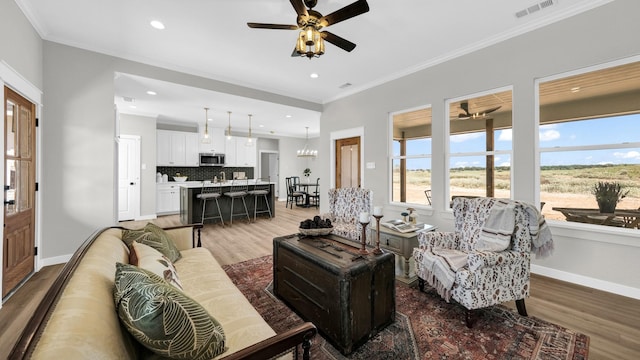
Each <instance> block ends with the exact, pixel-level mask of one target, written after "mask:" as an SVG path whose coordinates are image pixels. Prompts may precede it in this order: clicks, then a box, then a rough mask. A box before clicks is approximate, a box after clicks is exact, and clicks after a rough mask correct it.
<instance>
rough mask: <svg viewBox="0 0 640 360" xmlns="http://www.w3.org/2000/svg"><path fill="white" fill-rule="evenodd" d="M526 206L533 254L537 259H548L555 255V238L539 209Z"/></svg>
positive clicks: (525, 204) (529, 205)
mask: <svg viewBox="0 0 640 360" xmlns="http://www.w3.org/2000/svg"><path fill="white" fill-rule="evenodd" d="M522 205H524V209H525V212H526V214H527V216H528V217H529V233H530V234H531V239H532V240H531V252H532V253H534V254H536V259H540V258H546V257H549V256H551V254H553V238H552V237H551V230H550V229H549V225H547V221H546V220H545V219H544V216H542V214H541V213H540V211H538V209H537V208H536V207H535V206H533V205H531V204H527V203H522Z"/></svg>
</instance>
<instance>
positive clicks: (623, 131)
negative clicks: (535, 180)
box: [394, 114, 640, 169]
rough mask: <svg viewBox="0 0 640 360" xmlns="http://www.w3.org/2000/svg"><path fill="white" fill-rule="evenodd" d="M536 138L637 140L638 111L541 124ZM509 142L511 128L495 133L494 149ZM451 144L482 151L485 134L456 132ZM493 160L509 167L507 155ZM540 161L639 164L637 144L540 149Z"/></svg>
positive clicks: (557, 143) (418, 147)
mask: <svg viewBox="0 0 640 360" xmlns="http://www.w3.org/2000/svg"><path fill="white" fill-rule="evenodd" d="M539 139H540V148H541V149H554V148H557V147H573V146H576V147H578V146H594V145H611V144H628V143H640V114H634V115H625V116H616V117H610V118H602V119H592V120H582V121H572V122H564V123H557V124H550V125H542V126H540V131H539ZM511 142H512V132H511V129H508V130H499V131H497V133H496V141H495V150H497V151H499V150H510V149H511ZM450 146H451V153H452V154H455V153H469V152H480V151H484V149H485V135H484V133H472V134H462V135H455V136H452V137H451V139H450ZM430 147H431V139H421V140H414V141H411V142H409V143H408V144H407V153H408V154H424V153H425V149H430ZM398 149H399V148H398V147H397V143H394V153H396V154H397V153H399V150H398ZM484 161H485V160H484V157H483V156H473V157H466V156H465V157H454V158H452V164H451V167H452V168H455V167H467V166H480V167H484ZM430 163H431V162H430V161H428V160H425V159H414V160H408V162H407V167H408V168H409V169H423V168H428V167H430ZM495 163H496V165H498V166H508V165H509V164H510V156H509V155H508V154H500V155H496V158H495ZM540 163H541V165H543V166H545V165H546V166H551V165H602V164H640V147H632V148H629V147H626V148H617V149H605V150H576V151H553V152H542V153H541V155H540Z"/></svg>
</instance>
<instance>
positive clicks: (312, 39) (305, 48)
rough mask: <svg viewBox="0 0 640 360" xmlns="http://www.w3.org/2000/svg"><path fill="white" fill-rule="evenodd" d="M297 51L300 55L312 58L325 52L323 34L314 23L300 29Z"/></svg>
mask: <svg viewBox="0 0 640 360" xmlns="http://www.w3.org/2000/svg"><path fill="white" fill-rule="evenodd" d="M296 52H297V53H298V55H300V56H306V57H308V58H309V60H311V58H313V57H320V55H322V54H324V39H323V37H322V34H320V32H319V31H318V30H317V29H316V28H315V26H313V25H307V26H306V27H305V28H304V29H302V30H301V31H300V35H298V42H297V43H296Z"/></svg>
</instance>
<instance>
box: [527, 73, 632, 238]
mask: <svg viewBox="0 0 640 360" xmlns="http://www.w3.org/2000/svg"><path fill="white" fill-rule="evenodd" d="M639 97H640V62H635V63H629V64H623V65H617V66H612V67H607V68H605V69H600V70H595V71H589V72H584V73H580V74H576V75H571V76H564V77H559V78H557V79H553V80H548V81H543V82H541V83H540V84H539V103H540V129H539V134H540V145H539V148H540V200H541V201H542V202H544V203H545V206H544V207H543V209H542V213H543V214H544V215H545V217H546V218H547V219H554V220H562V221H571V222H582V223H591V224H599V225H609V226H616V227H626V228H634V229H638V228H640V225H638V221H639V220H638V218H640V211H639V210H640V132H639V131H638V129H639V128H640V102H638V98H639ZM599 182H607V183H616V184H618V185H620V186H621V189H622V193H623V194H626V196H625V197H624V198H622V199H621V201H620V202H618V203H617V207H616V210H615V212H614V213H609V212H606V213H604V212H602V211H600V209H599V207H598V203H597V201H596V197H595V195H594V193H593V190H594V188H595V186H596V184H598V183H599Z"/></svg>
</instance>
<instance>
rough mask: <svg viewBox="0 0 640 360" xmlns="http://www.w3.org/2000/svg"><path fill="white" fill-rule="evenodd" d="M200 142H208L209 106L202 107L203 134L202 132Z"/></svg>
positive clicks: (209, 140)
mask: <svg viewBox="0 0 640 360" xmlns="http://www.w3.org/2000/svg"><path fill="white" fill-rule="evenodd" d="M202 143H203V144H210V143H211V138H210V137H209V108H208V107H206V108H204V134H202Z"/></svg>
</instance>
